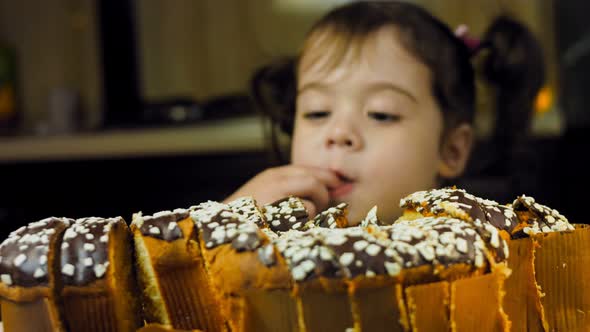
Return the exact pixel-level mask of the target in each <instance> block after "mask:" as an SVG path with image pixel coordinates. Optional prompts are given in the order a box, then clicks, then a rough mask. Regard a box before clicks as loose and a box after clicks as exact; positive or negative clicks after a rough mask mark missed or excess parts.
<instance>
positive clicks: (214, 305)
mask: <svg viewBox="0 0 590 332" xmlns="http://www.w3.org/2000/svg"><path fill="white" fill-rule="evenodd" d="M401 206H402V207H403V208H404V213H403V216H402V217H401V218H399V219H398V220H396V221H394V222H393V223H392V224H388V222H387V221H385V222H383V221H381V220H379V219H378V217H377V207H374V208H373V209H371V210H370V211H369V212H368V214H367V216H366V218H365V219H364V220H363V221H361V222H360V225H359V226H355V227H348V225H349V224H350V223H349V221H348V220H347V206H346V204H345V203H342V204H340V205H337V206H334V207H331V208H328V209H327V210H326V211H323V212H320V213H319V214H318V215H317V216H315V217H314V218H310V217H309V215H308V212H307V211H306V210H305V206H304V204H303V201H302V200H301V199H299V198H296V197H287V198H285V199H282V200H279V201H277V202H275V203H272V204H268V205H266V206H262V207H259V206H258V205H257V203H256V201H255V200H254V199H253V198H249V197H245V198H240V199H238V200H235V201H233V202H230V203H228V204H223V203H218V202H212V201H208V202H204V203H201V204H199V205H195V206H192V207H191V208H189V209H176V210H174V211H162V212H158V213H156V214H154V215H152V216H143V215H142V214H141V213H138V214H135V215H134V217H133V222H132V225H131V232H132V234H133V237H132V240H131V238H130V236H129V232H128V230H127V228H126V226H125V224H124V222H123V221H122V219H120V218H118V219H117V218H114V219H103V218H85V219H78V220H75V221H74V220H69V219H57V218H52V219H46V220H43V221H41V222H38V223H33V224H31V225H29V226H28V227H25V228H22V229H19V230H17V231H15V232H14V233H12V234H11V236H10V237H9V238H8V239H7V240H6V241H5V242H4V243H3V244H2V245H1V246H0V281H1V283H0V296H1V297H2V313H3V316H4V319H5V326H6V327H7V331H12V330H15V331H25V330H31V329H34V330H41V331H62V330H70V331H78V330H84V331H86V330H88V331H114V330H117V331H131V330H133V329H134V328H136V327H138V324H139V323H138V319H137V317H138V316H137V312H138V310H137V306H135V305H134V299H139V300H140V301H141V307H142V308H143V310H142V311H143V318H144V322H145V323H146V324H147V325H146V326H144V327H142V329H141V330H142V331H152V330H153V331H181V330H202V331H256V332H265V331H293V332H295V331H297V332H300V331H306V332H314V331H322V332H323V331H346V332H352V331H356V332H358V331H476V330H477V331H551V330H556V331H586V330H590V321H588V320H587V319H586V315H590V288H588V287H585V285H584V278H585V275H586V274H587V272H589V271H588V269H589V266H590V255H588V254H587V253H586V251H587V250H585V249H586V247H587V243H589V241H590V228H589V227H585V226H580V225H572V224H570V223H569V222H568V220H567V219H566V218H565V217H564V216H563V215H561V214H560V213H559V212H557V211H555V210H553V209H551V208H549V207H547V206H544V205H542V204H539V203H538V202H536V201H535V200H534V199H533V198H531V197H528V196H520V197H518V198H516V199H515V200H514V201H513V202H512V203H511V204H506V205H501V204H498V203H497V202H494V201H490V200H486V199H482V198H479V197H476V196H474V195H471V194H469V193H467V192H466V191H464V190H461V189H455V188H445V189H437V190H431V191H423V192H417V193H414V194H412V195H409V196H408V197H406V198H404V199H402V200H401ZM62 236H63V239H62ZM132 248H134V249H135V250H132ZM133 251H134V252H135V254H134V255H133V256H131V252H133ZM132 258H133V259H134V261H133V262H132ZM133 267H135V274H136V276H137V279H138V280H139V287H138V288H136V287H135V286H134V284H133V278H132V275H133V273H132V268H133ZM113 289H116V290H117V292H112V290H113ZM30 316H34V317H36V318H39V319H38V320H35V321H34V322H33V320H30V321H26V320H24V317H30ZM84 324H86V325H84Z"/></svg>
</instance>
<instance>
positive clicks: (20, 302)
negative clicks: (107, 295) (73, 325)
mask: <svg viewBox="0 0 590 332" xmlns="http://www.w3.org/2000/svg"><path fill="white" fill-rule="evenodd" d="M71 222H72V220H71V219H67V218H54V217H52V218H47V219H43V220H40V221H37V222H33V223H30V224H28V225H27V226H23V227H21V228H19V229H18V230H16V231H14V232H12V233H11V234H10V236H9V237H8V238H7V239H6V240H5V241H4V242H3V243H2V245H0V297H1V298H2V304H1V307H2V319H3V325H4V330H5V331H16V332H20V331H22V332H28V331H65V326H64V324H63V321H62V319H61V317H60V316H61V314H60V307H59V301H58V298H57V295H58V294H57V293H58V292H59V289H61V283H60V280H59V278H56V276H57V275H59V273H58V271H57V270H58V269H59V266H60V256H59V250H58V249H59V247H58V246H59V243H60V241H61V238H62V236H63V233H64V231H65V230H66V227H67V226H68V225H69V224H70V223H71Z"/></svg>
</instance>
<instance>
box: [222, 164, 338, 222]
mask: <svg viewBox="0 0 590 332" xmlns="http://www.w3.org/2000/svg"><path fill="white" fill-rule="evenodd" d="M341 183H342V180H340V178H338V176H337V175H336V174H335V173H334V172H332V171H330V170H327V169H322V168H316V167H307V166H295V165H287V166H281V167H275V168H269V169H267V170H265V171H262V172H261V173H259V174H258V175H256V176H255V177H253V178H252V179H251V180H250V181H248V182H246V183H245V184H244V185H243V186H242V187H240V188H239V189H238V190H237V191H236V192H234V193H233V194H232V195H231V196H230V197H228V198H226V199H225V202H229V201H232V200H234V199H236V198H239V197H243V196H252V197H254V198H255V199H256V201H257V202H258V203H259V204H261V205H264V204H269V203H272V202H274V201H277V200H279V199H281V198H284V197H287V196H289V195H292V196H297V197H300V198H301V199H303V203H304V204H305V207H306V208H307V211H308V212H309V216H310V218H313V216H315V215H316V214H317V213H318V212H320V211H323V210H324V209H326V208H328V203H329V201H330V194H329V188H334V187H338V186H339V185H340V184H341Z"/></svg>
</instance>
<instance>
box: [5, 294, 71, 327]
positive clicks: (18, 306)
mask: <svg viewBox="0 0 590 332" xmlns="http://www.w3.org/2000/svg"><path fill="white" fill-rule="evenodd" d="M0 306H1V308H2V309H1V310H2V325H3V327H4V331H10V332H30V331H47V332H62V331H65V329H64V328H63V325H62V323H61V320H60V319H59V313H58V311H57V308H56V306H55V304H54V303H52V302H51V301H49V300H48V299H47V298H37V299H36V300H34V301H32V302H20V303H18V302H13V301H7V300H2V301H1V304H0Z"/></svg>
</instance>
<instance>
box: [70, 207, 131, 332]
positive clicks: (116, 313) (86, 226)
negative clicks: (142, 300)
mask: <svg viewBox="0 0 590 332" xmlns="http://www.w3.org/2000/svg"><path fill="white" fill-rule="evenodd" d="M60 249H61V260H60V265H59V266H60V268H59V272H60V273H59V278H60V279H61V283H62V285H63V288H62V289H61V293H60V300H61V302H62V304H63V318H64V321H65V322H66V325H67V327H68V330H69V331H89V332H90V331H97V332H98V331H121V332H125V331H135V330H136V329H137V328H138V327H139V326H141V319H140V315H139V303H138V301H137V296H136V294H137V291H138V290H137V286H136V283H135V273H134V269H133V261H132V259H133V255H132V250H133V245H132V242H131V233H130V231H129V228H128V227H127V224H126V223H125V221H124V220H123V219H122V218H121V217H117V218H97V217H91V218H82V219H77V220H76V221H75V222H74V223H72V224H71V225H70V227H69V228H68V229H67V230H66V231H65V233H64V236H63V241H62V242H61V246H60Z"/></svg>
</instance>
